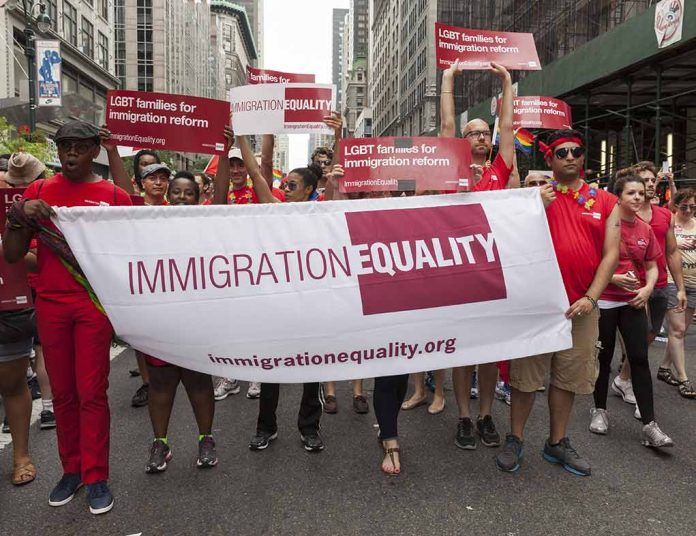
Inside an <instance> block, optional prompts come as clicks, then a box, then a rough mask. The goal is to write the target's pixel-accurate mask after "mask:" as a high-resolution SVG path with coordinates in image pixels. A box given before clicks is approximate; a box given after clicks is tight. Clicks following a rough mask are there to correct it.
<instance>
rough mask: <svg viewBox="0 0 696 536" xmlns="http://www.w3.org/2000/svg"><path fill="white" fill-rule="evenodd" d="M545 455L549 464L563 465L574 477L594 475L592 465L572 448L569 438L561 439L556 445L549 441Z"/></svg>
mask: <svg viewBox="0 0 696 536" xmlns="http://www.w3.org/2000/svg"><path fill="white" fill-rule="evenodd" d="M543 455H544V459H545V460H546V461H547V462H551V463H557V464H559V465H562V466H563V469H565V470H566V471H568V472H569V473H573V474H574V475H578V476H590V474H592V469H591V467H590V463H589V462H588V461H587V460H586V459H585V458H583V457H582V456H580V455H579V454H578V453H577V451H576V450H575V449H574V448H573V447H571V446H570V440H569V439H568V438H567V437H564V438H563V439H561V440H560V441H559V442H558V443H557V444H556V445H552V444H551V443H549V440H548V439H547V440H546V444H545V445H544V454H543Z"/></svg>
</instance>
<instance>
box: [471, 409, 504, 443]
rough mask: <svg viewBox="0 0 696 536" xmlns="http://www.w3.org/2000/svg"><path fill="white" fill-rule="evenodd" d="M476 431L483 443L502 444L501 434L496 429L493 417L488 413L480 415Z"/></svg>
mask: <svg viewBox="0 0 696 536" xmlns="http://www.w3.org/2000/svg"><path fill="white" fill-rule="evenodd" d="M476 432H477V433H478V435H479V437H480V438H481V443H483V444H484V445H485V446H487V447H499V446H500V434H499V433H498V431H497V430H496V429H495V424H493V417H491V416H490V415H486V416H485V417H481V416H480V415H479V417H478V419H476Z"/></svg>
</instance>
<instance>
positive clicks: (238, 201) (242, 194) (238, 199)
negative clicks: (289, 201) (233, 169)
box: [227, 184, 285, 205]
mask: <svg viewBox="0 0 696 536" xmlns="http://www.w3.org/2000/svg"><path fill="white" fill-rule="evenodd" d="M271 195H272V196H273V197H275V198H276V199H278V200H279V201H281V202H282V203H285V192H283V190H279V189H278V188H272V189H271ZM258 202H259V198H258V197H256V191H255V190H254V189H253V188H252V187H251V186H249V185H248V184H247V185H246V186H245V187H244V188H240V189H239V190H230V193H229V197H228V198H227V204H228V205H255V204H257V203H258Z"/></svg>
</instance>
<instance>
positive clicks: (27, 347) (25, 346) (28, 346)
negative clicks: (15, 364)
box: [0, 338, 34, 363]
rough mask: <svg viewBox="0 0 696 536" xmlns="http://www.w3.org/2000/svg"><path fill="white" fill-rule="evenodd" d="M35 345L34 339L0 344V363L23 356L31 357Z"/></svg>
mask: <svg viewBox="0 0 696 536" xmlns="http://www.w3.org/2000/svg"><path fill="white" fill-rule="evenodd" d="M33 347H34V341H33V339H31V338H29V339H24V340H23V341H17V342H8V343H5V344H0V363H9V362H10V361H15V360H17V359H22V358H23V357H29V355H30V354H31V352H32V350H33Z"/></svg>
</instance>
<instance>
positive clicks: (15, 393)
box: [0, 355, 31, 467]
mask: <svg viewBox="0 0 696 536" xmlns="http://www.w3.org/2000/svg"><path fill="white" fill-rule="evenodd" d="M28 366H29V356H28V355H27V356H26V357H22V358H20V359H14V360H12V361H6V362H2V363H0V396H2V400H3V404H5V413H6V415H7V422H8V424H9V425H10V434H11V436H12V452H13V457H14V465H15V467H17V466H20V465H24V464H27V463H30V462H31V458H30V457H29V422H30V420H31V394H30V393H29V388H28V387H27V380H26V374H27V367H28Z"/></svg>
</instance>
